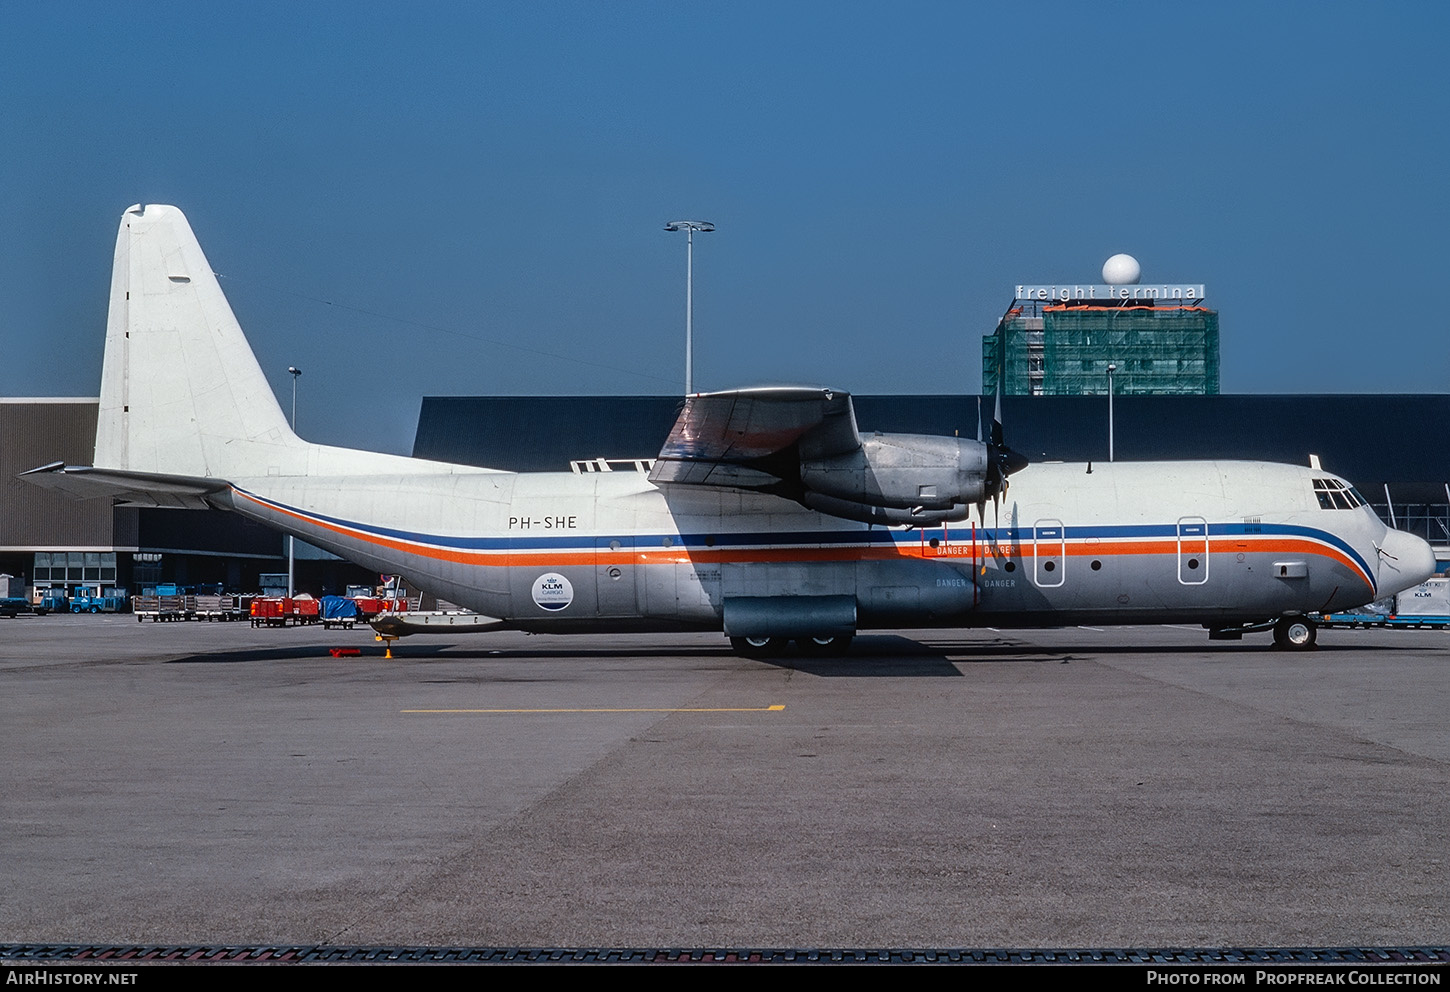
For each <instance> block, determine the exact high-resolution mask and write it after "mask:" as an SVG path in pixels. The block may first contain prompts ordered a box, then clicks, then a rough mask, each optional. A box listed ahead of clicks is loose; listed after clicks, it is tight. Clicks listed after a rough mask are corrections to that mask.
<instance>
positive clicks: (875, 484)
mask: <svg viewBox="0 0 1450 992" xmlns="http://www.w3.org/2000/svg"><path fill="white" fill-rule="evenodd" d="M990 469H991V461H990V452H989V449H988V446H987V445H986V444H984V443H982V442H981V441H973V440H969V439H966V438H958V437H935V436H932V435H929V434H873V435H871V436H869V437H863V438H862V439H861V447H859V448H858V449H856V450H855V451H851V452H848V453H847V454H844V455H835V456H833V457H830V458H812V459H802V461H801V482H802V483H803V484H804V485H805V487H806V489H807V490H809V492H808V493H807V496H808V497H809V496H810V495H811V494H817V495H819V496H824V497H827V498H829V499H830V500H831V501H832V502H834V501H835V500H846V501H847V502H850V503H858V504H863V506H865V507H883V508H888V509H897V510H909V511H913V514H912V516H913V519H914V520H920V519H925V518H926V517H927V516H929V515H932V514H930V513H929V512H926V513H924V512H923V511H936V514H937V519H951V517H950V516H947V517H942V516H940V514H942V513H946V514H952V513H953V511H956V510H958V508H960V509H961V512H965V506H966V505H968V504H971V503H979V502H981V501H982V500H984V499H986V498H987V497H988V496H990V495H992V491H991V486H990V483H989V477H990ZM821 502H825V501H824V500H823V501H821ZM807 505H810V503H809V502H807ZM822 509H824V507H822ZM892 516H894V514H893V515H892ZM901 522H903V523H905V522H908V521H906V520H902V521H901Z"/></svg>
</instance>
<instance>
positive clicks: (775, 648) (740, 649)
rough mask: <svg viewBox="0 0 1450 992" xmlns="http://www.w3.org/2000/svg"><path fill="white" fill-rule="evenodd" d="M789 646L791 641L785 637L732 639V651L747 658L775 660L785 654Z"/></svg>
mask: <svg viewBox="0 0 1450 992" xmlns="http://www.w3.org/2000/svg"><path fill="white" fill-rule="evenodd" d="M788 644H790V641H788V640H787V639H786V638H784V637H732V638H730V650H732V651H734V652H735V653H736V654H738V655H742V656H744V657H746V658H774V657H776V656H777V655H780V654H784V653H785V649H786V645H788Z"/></svg>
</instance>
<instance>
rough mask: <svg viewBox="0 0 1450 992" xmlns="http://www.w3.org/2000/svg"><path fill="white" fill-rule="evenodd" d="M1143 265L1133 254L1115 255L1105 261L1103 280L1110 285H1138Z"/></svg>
mask: <svg viewBox="0 0 1450 992" xmlns="http://www.w3.org/2000/svg"><path fill="white" fill-rule="evenodd" d="M1142 275H1143V267H1142V266H1140V265H1139V264H1138V260H1137V259H1136V258H1134V257H1133V256H1132V255H1114V256H1113V257H1112V258H1110V259H1108V260H1107V261H1106V262H1104V263H1103V282H1105V283H1107V284H1108V285H1109V286H1136V285H1137V284H1138V279H1139V277H1141V276H1142Z"/></svg>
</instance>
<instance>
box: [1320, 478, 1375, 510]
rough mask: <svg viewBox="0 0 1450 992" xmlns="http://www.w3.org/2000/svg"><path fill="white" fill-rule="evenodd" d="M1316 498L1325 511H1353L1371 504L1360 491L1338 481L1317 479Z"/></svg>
mask: <svg viewBox="0 0 1450 992" xmlns="http://www.w3.org/2000/svg"><path fill="white" fill-rule="evenodd" d="M1314 496H1315V498H1317V499H1318V500H1319V506H1320V507H1321V508H1322V509H1325V510H1353V509H1355V508H1356V507H1360V506H1364V505H1365V504H1366V503H1368V502H1369V501H1368V500H1366V499H1365V498H1364V497H1363V496H1361V495H1360V494H1359V490H1358V489H1355V488H1354V487H1353V486H1350V485H1346V484H1345V483H1343V482H1340V481H1339V480H1338V479H1315V480H1314Z"/></svg>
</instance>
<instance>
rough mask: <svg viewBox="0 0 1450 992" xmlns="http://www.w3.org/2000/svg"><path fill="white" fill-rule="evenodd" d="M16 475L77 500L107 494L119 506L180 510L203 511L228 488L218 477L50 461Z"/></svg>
mask: <svg viewBox="0 0 1450 992" xmlns="http://www.w3.org/2000/svg"><path fill="white" fill-rule="evenodd" d="M20 478H22V479H24V480H25V481H26V482H29V483H32V484H33V485H37V486H40V487H41V488H43V489H54V490H56V491H58V492H63V493H65V494H67V495H69V496H74V497H76V498H78V499H96V498H99V497H102V496H109V497H110V498H111V499H114V500H116V501H117V503H119V504H120V505H122V506H159V507H169V508H172V509H182V510H205V509H207V508H208V507H210V506H211V505H212V504H211V503H209V502H208V501H207V499H206V497H207V496H209V495H211V494H213V493H218V492H221V491H222V490H224V489H227V488H228V483H227V482H225V481H223V480H221V479H199V478H194V477H191V476H185V475H158V474H155V473H151V472H126V471H122V470H120V469H108V468H91V467H90V466H87V465H67V464H65V463H64V462H52V463H51V464H49V465H42V466H41V467H40V468H33V469H31V470H30V471H28V472H22V473H20Z"/></svg>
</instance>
